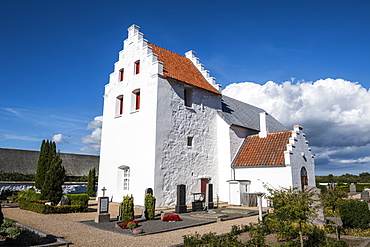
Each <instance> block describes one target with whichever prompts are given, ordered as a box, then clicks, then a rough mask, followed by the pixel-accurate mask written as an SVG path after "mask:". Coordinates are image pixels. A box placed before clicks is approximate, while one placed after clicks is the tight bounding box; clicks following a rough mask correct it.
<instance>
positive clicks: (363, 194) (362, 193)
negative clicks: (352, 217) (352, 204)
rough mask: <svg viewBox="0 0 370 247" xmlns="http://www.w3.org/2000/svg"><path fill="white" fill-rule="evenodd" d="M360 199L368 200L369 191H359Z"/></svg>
mask: <svg viewBox="0 0 370 247" xmlns="http://www.w3.org/2000/svg"><path fill="white" fill-rule="evenodd" d="M361 200H364V201H365V202H367V201H369V192H368V191H363V192H361Z"/></svg>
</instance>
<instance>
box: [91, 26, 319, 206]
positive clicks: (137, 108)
mask: <svg viewBox="0 0 370 247" xmlns="http://www.w3.org/2000/svg"><path fill="white" fill-rule="evenodd" d="M123 43H124V44H123V50H121V51H120V52H119V58H118V61H117V62H116V63H115V64H114V72H113V73H112V74H110V79H109V83H108V84H107V85H105V93H104V110H103V128H102V141H101V152H100V165H99V185H98V196H102V195H103V191H102V189H103V188H104V190H105V195H106V196H109V197H110V198H111V199H112V201H115V202H122V200H123V197H124V196H126V195H133V196H134V202H135V204H136V205H144V194H145V190H146V189H147V188H152V189H153V193H154V196H155V197H156V198H157V206H168V205H175V204H176V200H177V192H176V188H177V185H180V184H184V185H186V200H187V203H191V201H192V200H193V193H201V192H203V193H204V192H205V188H206V184H208V183H211V184H213V192H214V197H216V196H217V197H218V199H219V200H220V201H223V202H228V203H229V204H230V205H241V204H242V198H243V195H245V194H248V193H256V192H266V191H267V190H266V187H265V186H269V187H272V188H279V187H286V188H288V187H299V188H303V187H304V186H313V187H315V171H314V158H313V154H312V153H311V149H310V148H309V146H308V141H307V140H306V138H305V134H304V133H303V132H302V127H301V126H298V125H296V126H294V127H293V129H291V130H288V129H286V128H285V127H284V126H283V125H282V124H281V123H280V122H278V121H277V120H276V119H274V118H273V117H272V116H271V115H269V114H268V113H266V112H265V111H264V110H263V109H260V108H258V107H256V106H252V105H249V104H246V103H243V102H240V101H238V100H235V99H232V98H230V97H227V96H224V95H222V91H221V86H220V85H218V84H216V79H215V78H214V77H211V76H210V72H209V71H208V70H205V69H204V66H203V64H201V63H200V62H199V61H200V60H199V58H197V57H196V56H195V52H193V51H189V52H187V53H185V56H181V55H178V54H176V53H173V52H171V51H168V50H166V49H164V48H161V47H159V46H157V45H154V44H151V43H149V42H148V41H147V40H146V39H144V37H143V34H142V33H141V32H140V31H139V27H138V26H136V25H132V26H131V27H129V28H128V38H127V39H126V40H125V41H124V42H123ZM266 204H267V201H266V199H264V201H263V205H266Z"/></svg>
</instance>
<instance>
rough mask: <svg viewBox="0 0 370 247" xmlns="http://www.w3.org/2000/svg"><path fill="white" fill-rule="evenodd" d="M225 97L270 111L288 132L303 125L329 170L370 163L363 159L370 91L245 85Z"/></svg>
mask: <svg viewBox="0 0 370 247" xmlns="http://www.w3.org/2000/svg"><path fill="white" fill-rule="evenodd" d="M223 93H224V94H225V95H228V96H230V97H233V98H236V99H238V100H241V101H244V102H247V103H249V104H252V105H255V106H258V107H261V108H263V109H265V110H266V111H267V112H269V113H270V114H271V115H273V116H274V117H275V118H277V119H278V120H279V121H281V122H282V123H283V124H284V125H285V126H286V127H287V128H291V127H292V126H293V125H294V124H299V125H302V126H303V127H304V131H305V132H306V134H307V137H308V140H309V141H310V145H311V146H313V147H315V151H316V152H317V153H318V155H317V156H318V157H317V160H319V161H321V162H324V163H325V164H327V165H332V166H334V164H338V163H341V164H353V163H356V164H360V163H361V164H362V165H364V164H369V163H370V162H369V159H368V155H365V154H364V153H366V154H369V153H370V146H369V145H367V144H368V143H370V135H369V134H368V133H369V132H370V92H369V90H367V89H365V88H364V87H362V86H361V85H360V84H359V83H357V82H350V81H346V80H343V79H331V78H327V79H321V80H317V81H315V82H296V83H293V82H291V81H287V82H284V83H282V84H278V83H275V82H273V81H269V82H267V83H265V84H264V85H259V84H256V83H253V82H243V83H233V84H230V85H228V86H227V87H226V88H225V90H223ZM313 150H314V148H313ZM319 152H322V153H321V154H320V153H319ZM343 152H344V153H345V154H346V157H347V158H346V157H343ZM348 157H350V158H348ZM316 163H319V162H316Z"/></svg>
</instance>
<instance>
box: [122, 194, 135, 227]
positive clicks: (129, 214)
mask: <svg viewBox="0 0 370 247" xmlns="http://www.w3.org/2000/svg"><path fill="white" fill-rule="evenodd" d="M134 217H135V215H134V197H133V196H132V195H131V196H129V195H127V196H125V197H124V198H123V205H122V222H127V221H131V220H134Z"/></svg>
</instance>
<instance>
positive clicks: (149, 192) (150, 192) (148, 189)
mask: <svg viewBox="0 0 370 247" xmlns="http://www.w3.org/2000/svg"><path fill="white" fill-rule="evenodd" d="M146 194H151V195H153V189H152V188H147V189H146V190H145V195H146Z"/></svg>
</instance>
